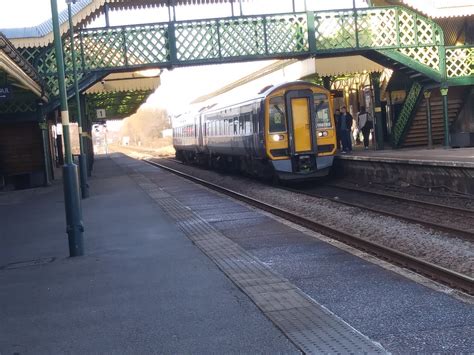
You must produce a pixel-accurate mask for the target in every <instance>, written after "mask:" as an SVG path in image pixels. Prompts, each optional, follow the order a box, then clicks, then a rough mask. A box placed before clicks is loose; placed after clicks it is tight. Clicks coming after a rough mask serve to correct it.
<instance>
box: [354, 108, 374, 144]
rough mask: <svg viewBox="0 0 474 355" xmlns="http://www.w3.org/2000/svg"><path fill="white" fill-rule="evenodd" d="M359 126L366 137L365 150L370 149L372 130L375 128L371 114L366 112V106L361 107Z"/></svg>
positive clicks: (358, 117) (358, 118)
mask: <svg viewBox="0 0 474 355" xmlns="http://www.w3.org/2000/svg"><path fill="white" fill-rule="evenodd" d="M357 126H358V127H359V129H360V130H361V131H362V135H363V136H364V148H365V149H369V137H370V130H371V129H372V128H374V123H373V120H372V117H370V116H369V113H368V112H366V111H365V107H364V106H361V107H360V113H359V115H358V116H357Z"/></svg>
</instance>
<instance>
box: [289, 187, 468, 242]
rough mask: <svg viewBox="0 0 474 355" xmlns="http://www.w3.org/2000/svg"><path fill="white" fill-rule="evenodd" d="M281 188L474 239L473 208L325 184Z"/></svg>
mask: <svg viewBox="0 0 474 355" xmlns="http://www.w3.org/2000/svg"><path fill="white" fill-rule="evenodd" d="M284 189H285V190H288V191H291V192H295V193H299V194H304V195H309V196H313V197H318V198H324V199H328V200H331V201H335V202H337V203H342V204H344V205H347V206H351V207H357V208H361V209H365V210H368V211H371V212H375V213H379V214H383V215H386V216H390V217H394V218H398V219H402V220H405V221H408V222H412V223H417V224H421V225H424V226H426V227H429V228H432V229H435V230H439V231H442V232H447V233H449V235H450V236H453V237H460V238H463V239H465V240H469V241H474V211H472V210H469V209H464V208H458V207H451V206H447V205H442V204H436V203H432V202H425V201H419V200H415V199H411V198H405V197H400V196H395V195H392V194H384V193H380V192H375V191H368V190H365V189H357V188H353V187H346V186H340V185H331V184H325V185H324V186H322V187H314V186H313V187H302V188H288V187H285V188H284Z"/></svg>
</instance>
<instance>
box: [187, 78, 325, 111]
mask: <svg viewBox="0 0 474 355" xmlns="http://www.w3.org/2000/svg"><path fill="white" fill-rule="evenodd" d="M297 84H307V85H310V86H315V87H321V86H318V85H316V84H313V83H310V82H307V81H303V80H297V81H290V82H285V83H280V84H277V85H267V86H265V87H263V88H260V89H255V88H248V87H247V86H246V85H244V86H241V87H237V88H235V89H233V90H231V91H229V92H226V93H224V94H222V95H219V96H216V97H213V98H210V99H208V100H206V101H204V102H201V103H199V104H198V105H196V106H197V107H199V108H197V109H196V111H198V112H200V113H206V112H212V111H216V110H219V109H222V108H225V107H231V106H239V105H242V104H245V103H251V102H255V101H261V100H263V99H264V98H265V97H267V96H268V95H270V94H271V93H272V92H274V91H277V90H280V89H283V88H285V87H289V86H292V85H297Z"/></svg>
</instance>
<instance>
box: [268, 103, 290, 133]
mask: <svg viewBox="0 0 474 355" xmlns="http://www.w3.org/2000/svg"><path fill="white" fill-rule="evenodd" d="M269 131H270V133H274V132H286V114H285V100H284V98H283V96H277V97H272V98H271V99H270V122H269Z"/></svg>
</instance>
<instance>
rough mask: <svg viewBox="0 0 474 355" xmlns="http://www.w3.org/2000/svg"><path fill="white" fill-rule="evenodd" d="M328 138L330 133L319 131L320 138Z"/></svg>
mask: <svg viewBox="0 0 474 355" xmlns="http://www.w3.org/2000/svg"><path fill="white" fill-rule="evenodd" d="M327 136H328V131H319V132H318V137H327Z"/></svg>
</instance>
